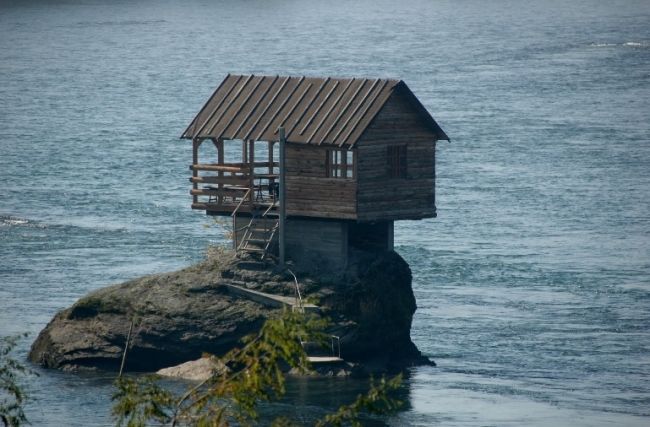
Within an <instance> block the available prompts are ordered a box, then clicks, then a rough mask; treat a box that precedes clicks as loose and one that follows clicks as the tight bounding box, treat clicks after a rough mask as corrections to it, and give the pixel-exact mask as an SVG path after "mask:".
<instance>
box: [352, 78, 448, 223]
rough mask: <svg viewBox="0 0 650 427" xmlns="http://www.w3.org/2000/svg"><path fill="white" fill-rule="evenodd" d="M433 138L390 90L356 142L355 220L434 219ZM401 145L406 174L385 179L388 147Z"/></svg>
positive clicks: (419, 119)
mask: <svg viewBox="0 0 650 427" xmlns="http://www.w3.org/2000/svg"><path fill="white" fill-rule="evenodd" d="M435 141H436V134H435V133H434V132H433V131H432V130H430V129H429V128H428V127H427V126H426V124H425V122H424V121H423V120H422V119H421V117H420V116H419V115H418V114H417V113H416V111H415V110H414V108H413V107H412V106H410V105H409V101H408V100H407V98H406V97H405V95H404V94H402V93H400V92H399V91H397V92H395V93H394V94H393V95H392V96H391V98H390V99H389V100H388V101H387V102H386V104H385V105H384V108H383V109H382V110H381V111H380V112H379V114H378V115H377V117H375V120H374V121H373V123H372V124H371V125H370V127H369V128H368V129H367V130H366V132H365V133H364V134H363V136H362V137H361V139H360V140H359V142H358V143H357V149H358V156H357V159H358V161H357V185H358V191H357V193H358V201H357V218H358V220H360V221H374V220H399V219H420V218H430V217H433V216H435V148H436V144H435ZM395 145H406V146H407V148H406V158H407V175H406V177H405V178H391V177H390V173H389V172H390V169H389V161H388V147H389V146H395Z"/></svg>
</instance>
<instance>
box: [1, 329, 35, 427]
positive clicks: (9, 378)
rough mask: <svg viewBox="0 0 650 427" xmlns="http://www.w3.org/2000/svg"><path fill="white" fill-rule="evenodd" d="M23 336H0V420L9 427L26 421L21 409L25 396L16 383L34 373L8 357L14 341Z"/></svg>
mask: <svg viewBox="0 0 650 427" xmlns="http://www.w3.org/2000/svg"><path fill="white" fill-rule="evenodd" d="M25 336H26V334H24V335H18V336H13V337H2V338H0V398H1V400H0V420H2V422H3V423H4V425H5V426H9V427H18V426H20V425H21V424H25V423H27V422H28V421H27V417H26V416H25V412H24V411H23V404H24V402H25V399H26V397H27V396H26V395H25V392H24V391H23V389H22V388H21V387H20V385H19V384H18V379H19V378H20V377H21V376H23V375H26V374H35V373H34V372H32V371H31V370H29V369H28V368H26V367H25V366H23V365H22V364H21V363H20V362H18V361H17V360H15V359H13V358H12V357H10V353H11V352H12V351H13V349H14V347H16V342H17V341H18V340H19V339H20V338H22V337H25Z"/></svg>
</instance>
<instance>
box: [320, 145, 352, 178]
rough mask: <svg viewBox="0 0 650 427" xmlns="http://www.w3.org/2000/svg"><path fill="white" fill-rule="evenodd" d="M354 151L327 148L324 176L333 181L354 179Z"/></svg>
mask: <svg viewBox="0 0 650 427" xmlns="http://www.w3.org/2000/svg"><path fill="white" fill-rule="evenodd" d="M355 157H356V154H355V150H347V149H344V148H328V149H327V150H326V151H325V176H326V177H327V178H334V179H348V180H354V179H356V176H357V174H356V161H355Z"/></svg>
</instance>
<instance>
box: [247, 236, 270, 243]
mask: <svg viewBox="0 0 650 427" xmlns="http://www.w3.org/2000/svg"><path fill="white" fill-rule="evenodd" d="M266 242H267V240H266V239H255V238H252V237H249V238H248V239H246V243H266Z"/></svg>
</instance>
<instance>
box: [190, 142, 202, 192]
mask: <svg viewBox="0 0 650 427" xmlns="http://www.w3.org/2000/svg"><path fill="white" fill-rule="evenodd" d="M200 145H201V142H200V141H199V140H198V139H193V140H192V164H193V165H196V164H198V163H199V146H200ZM198 176H199V171H198V170H197V169H196V168H192V177H193V178H197V177H198ZM198 188H199V184H197V183H196V182H195V183H193V184H192V189H193V190H198ZM198 201H199V197H198V196H197V195H196V194H195V195H193V196H192V203H198Z"/></svg>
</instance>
